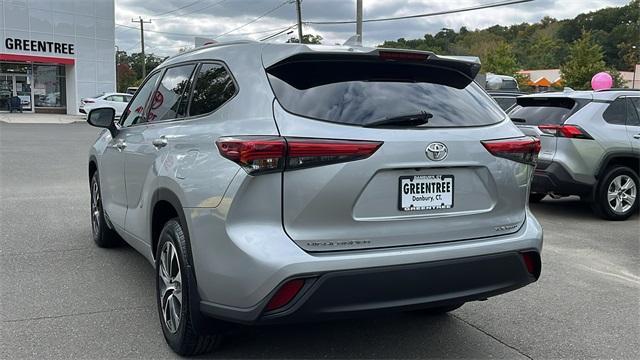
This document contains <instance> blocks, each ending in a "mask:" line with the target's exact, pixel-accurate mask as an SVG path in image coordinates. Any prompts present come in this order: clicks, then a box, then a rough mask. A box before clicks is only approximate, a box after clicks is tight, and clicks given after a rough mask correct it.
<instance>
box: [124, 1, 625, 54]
mask: <svg viewBox="0 0 640 360" xmlns="http://www.w3.org/2000/svg"><path fill="white" fill-rule="evenodd" d="M502 1H503V0H455V1H452V0H363V4H364V5H363V7H364V10H363V13H364V19H374V18H383V17H393V16H404V15H413V14H424V13H431V12H437V11H444V10H452V9H460V8H466V7H470V6H476V5H482V4H489V3H496V2H502ZM629 2H630V0H533V1H531V2H526V3H520V4H513V5H509V6H504V7H496V8H491V9H483V10H477V11H470V12H463V13H457V14H450V15H440V16H433V17H425V18H417V19H408V20H397V21H386V22H375V23H365V24H364V25H363V43H364V45H365V46H376V45H379V44H381V43H383V42H384V41H385V40H396V39H398V38H401V37H404V38H405V39H416V38H421V37H423V36H424V34H426V33H430V34H435V33H437V32H438V31H440V29H442V28H453V29H456V30H458V29H459V28H460V27H461V26H466V27H467V28H468V29H469V30H473V29H482V28H486V27H489V26H492V25H496V24H497V25H503V26H508V25H512V24H519V23H522V22H529V23H532V22H536V21H539V20H540V19H542V18H543V17H545V16H551V17H553V18H556V19H569V18H573V17H575V16H576V15H578V14H580V13H584V12H589V11H595V10H598V9H602V8H605V7H612V6H623V5H626V4H628V3H629ZM355 11H356V1H355V0H303V1H302V19H303V21H338V20H354V19H355ZM140 16H141V17H142V18H143V19H144V20H150V21H151V23H145V25H144V27H145V49H146V52H147V53H148V54H149V53H153V54H156V55H159V56H169V55H174V54H176V53H177V52H178V50H179V49H180V48H185V47H193V46H194V38H195V36H201V37H207V38H212V39H216V40H218V41H230V40H237V39H254V40H260V39H263V38H265V37H268V36H270V35H273V34H276V33H278V32H280V31H283V30H285V29H286V28H287V27H289V26H291V25H294V24H295V23H296V6H295V2H294V1H293V0H155V1H153V0H116V45H117V46H118V47H119V48H120V49H121V50H125V51H127V52H128V53H131V52H139V51H140V31H139V30H137V29H139V23H137V22H136V23H134V22H132V19H138V18H139V17H140ZM303 29H304V33H305V34H315V35H320V36H322V37H323V44H337V43H340V44H342V43H344V42H345V41H346V40H347V39H348V38H349V37H351V36H352V35H354V34H355V24H345V25H313V24H309V25H304V26H303ZM289 31H293V32H292V33H291V34H287V32H288V31H285V32H284V33H282V34H281V35H280V36H276V37H274V38H272V39H270V40H269V41H273V42H284V41H286V40H287V39H288V38H289V37H293V36H297V35H296V34H297V30H295V29H291V30H289Z"/></svg>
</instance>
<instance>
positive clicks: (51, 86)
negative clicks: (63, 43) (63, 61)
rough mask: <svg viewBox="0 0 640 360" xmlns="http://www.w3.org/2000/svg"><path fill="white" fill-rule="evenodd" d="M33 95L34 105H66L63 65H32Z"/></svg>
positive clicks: (58, 106) (62, 106) (59, 106)
mask: <svg viewBox="0 0 640 360" xmlns="http://www.w3.org/2000/svg"><path fill="white" fill-rule="evenodd" d="M33 81H34V86H33V97H34V102H35V105H36V107H57V108H64V107H66V105H67V104H66V99H67V94H66V84H65V72H64V66H60V65H34V66H33Z"/></svg>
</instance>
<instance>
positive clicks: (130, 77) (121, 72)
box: [116, 63, 137, 92]
mask: <svg viewBox="0 0 640 360" xmlns="http://www.w3.org/2000/svg"><path fill="white" fill-rule="evenodd" d="M116 72H117V74H118V84H117V91H118V92H125V91H126V90H127V88H128V87H130V86H135V85H134V84H135V81H136V79H137V77H136V73H135V72H134V71H133V70H132V69H131V66H129V64H127V63H123V64H118V65H117V66H116Z"/></svg>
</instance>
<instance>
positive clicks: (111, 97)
mask: <svg viewBox="0 0 640 360" xmlns="http://www.w3.org/2000/svg"><path fill="white" fill-rule="evenodd" d="M104 99H105V100H106V101H115V100H113V96H107V97H106V98H104Z"/></svg>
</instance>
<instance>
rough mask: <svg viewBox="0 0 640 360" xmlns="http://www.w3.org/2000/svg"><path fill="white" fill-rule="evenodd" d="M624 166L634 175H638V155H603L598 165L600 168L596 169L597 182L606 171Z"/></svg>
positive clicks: (639, 171) (628, 153) (639, 157)
mask: <svg viewBox="0 0 640 360" xmlns="http://www.w3.org/2000/svg"><path fill="white" fill-rule="evenodd" d="M616 165H620V166H626V167H628V168H631V169H632V170H633V171H635V172H636V174H639V173H640V155H638V154H634V153H632V152H613V153H609V154H607V155H605V157H604V159H603V160H602V163H601V164H600V168H599V169H598V173H597V175H596V178H597V179H598V180H600V179H602V177H603V176H604V175H605V173H606V172H607V169H609V168H611V167H612V166H616Z"/></svg>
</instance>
